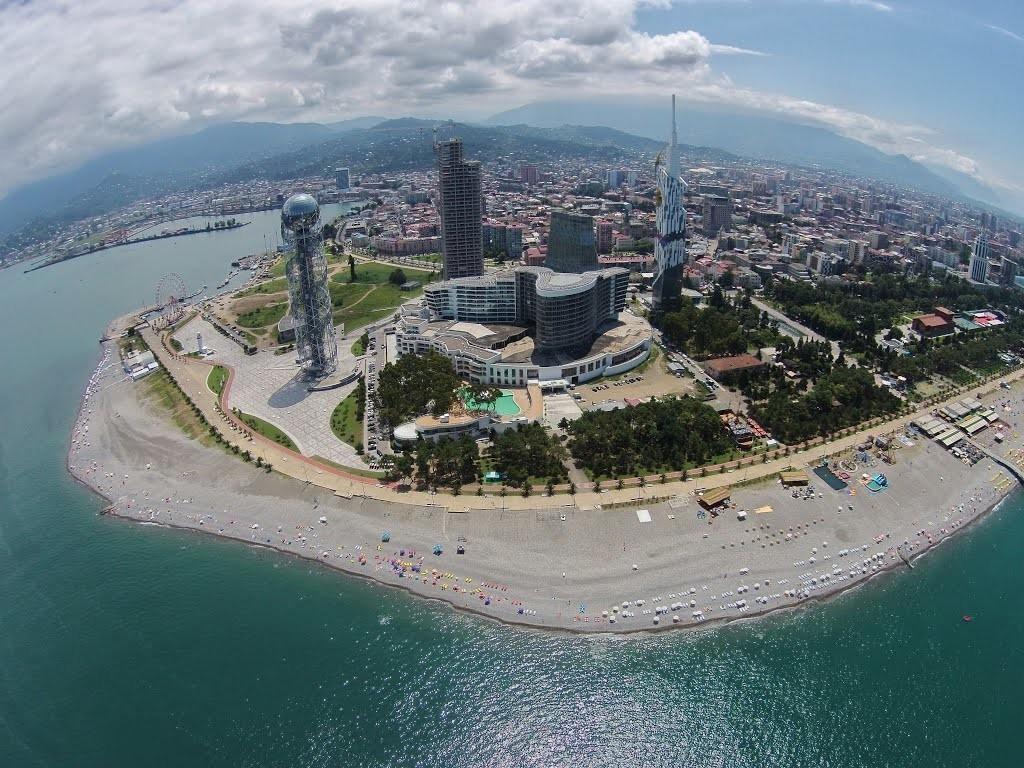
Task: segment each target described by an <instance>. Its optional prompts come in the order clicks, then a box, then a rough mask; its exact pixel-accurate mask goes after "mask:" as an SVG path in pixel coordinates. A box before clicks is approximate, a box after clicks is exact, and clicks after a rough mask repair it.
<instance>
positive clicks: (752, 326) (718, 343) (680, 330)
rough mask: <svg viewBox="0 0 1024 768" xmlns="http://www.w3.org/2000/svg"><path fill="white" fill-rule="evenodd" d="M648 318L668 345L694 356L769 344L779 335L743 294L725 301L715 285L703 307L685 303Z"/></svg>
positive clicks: (724, 352) (704, 355) (733, 351)
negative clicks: (655, 316)
mask: <svg viewBox="0 0 1024 768" xmlns="http://www.w3.org/2000/svg"><path fill="white" fill-rule="evenodd" d="M652 319H654V320H655V322H657V323H658V326H659V327H660V328H661V332H662V334H663V336H664V338H665V340H666V341H667V342H668V343H669V344H670V345H672V346H673V347H676V348H677V349H681V350H683V351H685V352H686V353H688V354H690V355H691V356H694V357H707V356H714V355H725V354H729V355H735V354H739V353H741V352H746V351H748V350H749V349H751V348H758V347H763V346H770V345H772V344H774V343H775V342H776V341H777V340H778V338H779V332H778V330H776V328H775V324H774V323H773V322H772V321H771V319H770V318H769V317H768V314H767V313H765V312H762V311H760V310H759V309H758V308H757V307H756V306H754V304H753V303H752V302H751V300H750V297H749V296H748V295H747V294H746V293H740V294H738V295H737V297H736V298H735V300H734V301H733V302H729V301H728V299H726V298H725V296H724V294H723V293H722V291H721V289H720V288H719V287H718V286H716V287H715V290H714V292H713V293H712V294H711V297H710V301H709V305H708V307H707V308H705V309H697V308H696V307H695V306H693V304H690V303H686V304H684V305H683V306H681V307H680V308H679V309H678V310H676V311H673V312H666V313H665V314H663V315H661V316H660V317H658V318H652Z"/></svg>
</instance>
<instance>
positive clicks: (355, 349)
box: [352, 336, 366, 357]
mask: <svg viewBox="0 0 1024 768" xmlns="http://www.w3.org/2000/svg"><path fill="white" fill-rule="evenodd" d="M365 351H366V349H365V348H364V347H363V337H362V336H360V337H359V338H358V339H356V343H355V344H353V345H352V354H353V355H355V356H356V357H358V356H359V355H361V354H363V352H365Z"/></svg>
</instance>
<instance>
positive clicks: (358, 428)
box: [331, 390, 363, 448]
mask: <svg viewBox="0 0 1024 768" xmlns="http://www.w3.org/2000/svg"><path fill="white" fill-rule="evenodd" d="M331 431H332V432H334V434H335V436H336V437H337V438H338V439H339V440H341V442H343V443H347V444H348V445H351V446H352V447H353V448H355V447H358V446H360V445H362V443H363V422H361V421H357V420H356V390H352V391H351V392H350V393H349V394H348V396H347V397H346V398H345V399H344V400H342V401H341V402H340V403H338V407H337V408H335V409H334V413H332V414H331Z"/></svg>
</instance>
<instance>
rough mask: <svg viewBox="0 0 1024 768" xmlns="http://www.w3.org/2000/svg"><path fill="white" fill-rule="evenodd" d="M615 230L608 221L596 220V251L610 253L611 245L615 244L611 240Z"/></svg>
mask: <svg viewBox="0 0 1024 768" xmlns="http://www.w3.org/2000/svg"><path fill="white" fill-rule="evenodd" d="M614 232H615V228H614V226H613V225H612V223H611V222H610V221H599V222H597V252H598V253H611V252H612V246H613V245H614V244H615V243H614V241H613V240H612V235H613V234H614Z"/></svg>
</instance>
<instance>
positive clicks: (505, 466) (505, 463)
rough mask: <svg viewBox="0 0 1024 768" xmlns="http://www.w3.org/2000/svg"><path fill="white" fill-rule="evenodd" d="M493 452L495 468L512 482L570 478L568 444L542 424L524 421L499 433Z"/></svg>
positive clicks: (492, 446) (494, 442) (493, 444)
mask: <svg viewBox="0 0 1024 768" xmlns="http://www.w3.org/2000/svg"><path fill="white" fill-rule="evenodd" d="M489 455H490V459H491V462H492V464H493V465H494V468H495V470H496V471H498V472H500V473H501V475H502V477H503V478H505V480H506V481H507V482H509V483H510V484H512V485H522V484H523V483H525V482H526V481H527V478H529V477H538V476H539V477H548V478H551V479H552V480H555V479H558V480H561V479H564V478H566V477H567V473H566V470H565V464H564V462H565V459H566V455H567V453H566V450H565V447H564V446H563V445H562V444H561V443H560V442H559V441H558V439H557V438H555V437H554V436H553V435H550V434H548V432H547V431H546V430H545V429H544V427H542V426H541V425H540V424H520V425H518V426H517V427H516V428H515V429H507V430H505V431H504V432H502V433H501V434H500V435H495V437H494V438H493V441H492V444H491V448H490V453H489Z"/></svg>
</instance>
